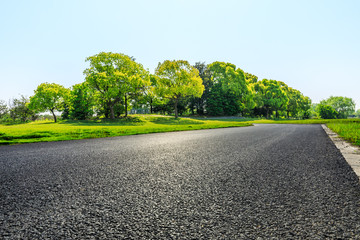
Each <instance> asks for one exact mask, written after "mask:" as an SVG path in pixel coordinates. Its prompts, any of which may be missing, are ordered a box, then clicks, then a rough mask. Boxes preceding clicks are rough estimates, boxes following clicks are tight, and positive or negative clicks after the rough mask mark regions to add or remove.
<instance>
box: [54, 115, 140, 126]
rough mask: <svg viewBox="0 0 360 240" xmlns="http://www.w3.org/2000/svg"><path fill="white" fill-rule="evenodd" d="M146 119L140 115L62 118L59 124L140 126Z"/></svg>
mask: <svg viewBox="0 0 360 240" xmlns="http://www.w3.org/2000/svg"><path fill="white" fill-rule="evenodd" d="M145 123H146V121H144V120H143V119H141V118H140V117H127V118H118V119H98V120H64V121H61V122H59V124H65V125H70V126H99V125H101V126H141V125H144V124H145Z"/></svg>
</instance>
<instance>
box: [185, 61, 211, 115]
mask: <svg viewBox="0 0 360 240" xmlns="http://www.w3.org/2000/svg"><path fill="white" fill-rule="evenodd" d="M193 67H194V68H196V69H197V70H198V71H199V76H200V78H201V80H202V82H203V85H204V92H203V94H202V95H201V97H191V98H190V104H189V105H190V109H191V111H192V113H193V114H195V110H196V113H197V114H199V115H203V114H204V113H205V109H206V104H207V99H208V98H209V94H210V89H211V87H212V86H213V81H212V79H211V73H210V70H209V68H208V66H207V65H206V64H205V62H196V63H195V65H194V66H193Z"/></svg>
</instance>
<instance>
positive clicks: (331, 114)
mask: <svg viewBox="0 0 360 240" xmlns="http://www.w3.org/2000/svg"><path fill="white" fill-rule="evenodd" d="M317 111H318V113H319V115H320V117H321V118H322V119H335V118H337V116H338V115H339V113H338V112H337V111H336V110H335V109H334V108H333V107H332V106H329V105H323V104H318V105H317Z"/></svg>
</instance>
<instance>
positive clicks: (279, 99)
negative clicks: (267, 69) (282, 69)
mask: <svg viewBox="0 0 360 240" xmlns="http://www.w3.org/2000/svg"><path fill="white" fill-rule="evenodd" d="M255 92H256V103H257V107H259V108H264V109H265V110H266V118H269V116H270V112H271V111H278V110H279V109H281V107H282V106H286V104H287V103H288V101H289V99H288V97H287V95H286V93H285V91H284V90H283V89H282V87H281V84H280V82H278V81H276V80H268V79H263V80H261V81H258V82H257V83H255Z"/></svg>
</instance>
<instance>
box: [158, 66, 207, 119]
mask: <svg viewBox="0 0 360 240" xmlns="http://www.w3.org/2000/svg"><path fill="white" fill-rule="evenodd" d="M155 74H156V75H157V76H158V80H157V86H156V93H157V94H158V95H159V96H161V97H164V98H168V99H172V100H174V110H175V117H176V118H177V117H178V109H177V106H178V102H179V99H180V98H182V97H187V96H194V97H201V95H202V93H203V91H204V85H203V84H202V80H201V78H200V76H199V71H198V70H197V69H196V68H194V67H192V66H191V65H190V64H189V63H188V62H187V61H184V60H177V61H176V60H173V61H170V60H166V61H164V62H163V63H159V65H158V66H157V68H156V69H155Z"/></svg>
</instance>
